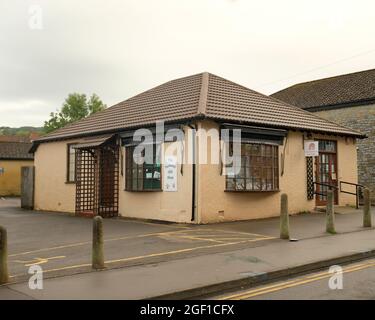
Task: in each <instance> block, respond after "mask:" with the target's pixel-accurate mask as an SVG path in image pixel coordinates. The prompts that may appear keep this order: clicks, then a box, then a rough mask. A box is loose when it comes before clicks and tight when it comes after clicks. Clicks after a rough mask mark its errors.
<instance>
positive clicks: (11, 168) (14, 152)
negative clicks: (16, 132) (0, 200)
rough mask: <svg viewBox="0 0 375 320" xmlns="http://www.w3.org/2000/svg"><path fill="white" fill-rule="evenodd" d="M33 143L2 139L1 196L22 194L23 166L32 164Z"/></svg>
mask: <svg viewBox="0 0 375 320" xmlns="http://www.w3.org/2000/svg"><path fill="white" fill-rule="evenodd" d="M30 148H31V143H27V142H8V141H6V142H3V141H0V196H19V195H20V194H21V167H23V166H32V165H33V161H34V157H33V155H32V154H30V153H29V150H30Z"/></svg>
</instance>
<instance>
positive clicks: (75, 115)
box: [43, 93, 107, 133]
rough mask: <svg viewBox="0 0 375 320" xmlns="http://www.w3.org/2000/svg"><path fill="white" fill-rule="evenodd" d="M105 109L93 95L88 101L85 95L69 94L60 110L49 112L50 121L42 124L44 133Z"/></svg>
mask: <svg viewBox="0 0 375 320" xmlns="http://www.w3.org/2000/svg"><path fill="white" fill-rule="evenodd" d="M105 108H107V106H106V105H105V104H104V103H103V102H102V101H101V100H100V98H99V97H98V96H97V95H96V94H95V93H94V94H92V95H91V97H90V98H89V99H87V97H86V95H85V94H79V93H71V94H69V95H68V97H67V98H66V99H65V101H64V103H63V105H62V108H61V110H57V111H56V112H51V114H50V119H49V120H48V121H45V122H44V128H43V129H44V132H45V133H49V132H52V131H54V130H56V129H59V128H62V127H64V126H66V125H67V124H69V123H72V122H75V121H77V120H80V119H83V118H86V117H87V116H89V115H90V114H93V113H96V112H98V111H102V110H104V109H105Z"/></svg>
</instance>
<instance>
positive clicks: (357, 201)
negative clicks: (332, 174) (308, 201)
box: [313, 181, 366, 209]
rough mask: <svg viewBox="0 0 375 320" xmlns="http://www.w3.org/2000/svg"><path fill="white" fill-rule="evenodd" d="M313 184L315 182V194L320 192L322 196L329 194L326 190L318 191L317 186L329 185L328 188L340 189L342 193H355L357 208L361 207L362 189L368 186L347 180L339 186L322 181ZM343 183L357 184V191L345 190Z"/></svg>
mask: <svg viewBox="0 0 375 320" xmlns="http://www.w3.org/2000/svg"><path fill="white" fill-rule="evenodd" d="M313 184H314V194H318V195H320V196H324V197H326V196H327V192H325V193H324V192H318V191H317V188H316V186H324V187H328V188H329V189H328V190H332V189H334V190H339V191H340V192H342V193H347V194H352V195H354V196H355V207H356V208H357V209H358V208H359V199H360V198H362V196H363V192H362V190H363V189H364V188H366V187H365V186H364V185H362V184H358V183H353V182H347V181H340V182H339V187H338V186H337V185H334V184H329V183H321V182H313ZM343 185H349V186H355V192H350V191H345V190H343Z"/></svg>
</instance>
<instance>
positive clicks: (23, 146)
mask: <svg viewBox="0 0 375 320" xmlns="http://www.w3.org/2000/svg"><path fill="white" fill-rule="evenodd" d="M31 145H32V144H31V143H25V142H0V160H33V159H34V156H33V155H32V154H30V153H29V150H30V148H31Z"/></svg>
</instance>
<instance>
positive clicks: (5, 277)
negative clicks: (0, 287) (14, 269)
mask: <svg viewBox="0 0 375 320" xmlns="http://www.w3.org/2000/svg"><path fill="white" fill-rule="evenodd" d="M8 281H9V274H8V240H7V230H6V229H5V228H4V227H2V226H0V284H4V283H7V282H8Z"/></svg>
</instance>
